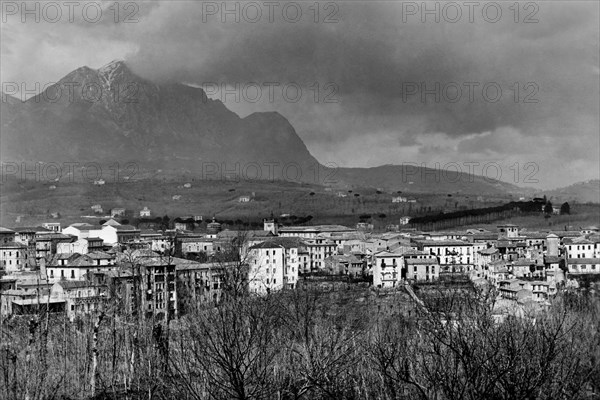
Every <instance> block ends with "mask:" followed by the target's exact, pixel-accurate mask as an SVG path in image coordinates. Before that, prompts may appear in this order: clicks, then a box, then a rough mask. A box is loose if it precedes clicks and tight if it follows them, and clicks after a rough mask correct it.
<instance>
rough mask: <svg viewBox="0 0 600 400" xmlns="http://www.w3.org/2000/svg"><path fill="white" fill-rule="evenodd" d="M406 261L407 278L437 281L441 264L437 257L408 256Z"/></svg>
mask: <svg viewBox="0 0 600 400" xmlns="http://www.w3.org/2000/svg"><path fill="white" fill-rule="evenodd" d="M404 261H405V263H406V279H408V280H413V281H425V282H431V281H436V280H438V279H439V277H440V264H439V263H438V260H437V258H436V257H433V256H427V257H424V258H416V257H408V258H405V259H404Z"/></svg>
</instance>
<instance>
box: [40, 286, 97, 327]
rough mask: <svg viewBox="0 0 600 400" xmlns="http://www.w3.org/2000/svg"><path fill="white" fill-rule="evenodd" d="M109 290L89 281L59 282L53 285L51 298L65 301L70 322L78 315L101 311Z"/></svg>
mask: <svg viewBox="0 0 600 400" xmlns="http://www.w3.org/2000/svg"><path fill="white" fill-rule="evenodd" d="M107 295H108V293H107V288H106V287H105V286H99V285H96V284H94V283H92V282H91V281H89V280H82V281H59V282H56V283H55V284H54V285H52V289H51V291H50V298H51V299H52V300H59V301H64V303H65V311H66V313H67V316H68V317H69V319H70V320H73V319H74V318H75V317H76V316H78V315H84V314H89V313H92V312H94V311H97V310H101V309H102V308H103V306H104V304H105V303H106V302H107V300H108V297H107Z"/></svg>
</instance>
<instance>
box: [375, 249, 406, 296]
mask: <svg viewBox="0 0 600 400" xmlns="http://www.w3.org/2000/svg"><path fill="white" fill-rule="evenodd" d="M403 269H404V257H403V255H402V253H392V252H389V251H380V252H378V253H375V254H374V260H373V286H375V287H377V288H382V289H385V288H393V287H396V286H398V285H399V284H400V282H401V281H402V270H403Z"/></svg>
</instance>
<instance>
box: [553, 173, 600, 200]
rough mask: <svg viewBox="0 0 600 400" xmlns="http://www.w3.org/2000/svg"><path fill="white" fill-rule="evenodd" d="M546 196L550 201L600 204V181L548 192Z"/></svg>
mask: <svg viewBox="0 0 600 400" xmlns="http://www.w3.org/2000/svg"><path fill="white" fill-rule="evenodd" d="M545 193H546V196H547V197H548V198H549V199H550V201H552V202H555V203H558V202H561V203H562V202H565V201H567V202H574V201H575V202H579V203H596V204H598V203H600V180H598V179H592V180H589V181H586V182H577V183H574V184H573V185H570V186H566V187H563V188H558V189H553V190H548V191H547V192H545Z"/></svg>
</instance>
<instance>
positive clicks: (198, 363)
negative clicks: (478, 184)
mask: <svg viewBox="0 0 600 400" xmlns="http://www.w3.org/2000/svg"><path fill="white" fill-rule="evenodd" d="M231 277H232V278H231V279H238V277H237V276H235V275H231ZM226 287H231V285H229V286H226ZM411 292H412V291H411ZM407 298H408V299H410V298H409V297H408V296H406V294H405V293H404V294H403V292H397V293H387V296H385V297H380V296H379V295H377V293H375V292H372V291H368V290H365V289H358V288H355V289H346V290H343V291H334V292H324V291H319V290H313V289H308V288H305V289H302V288H301V289H297V290H293V291H284V292H280V293H273V294H269V295H267V296H264V297H254V296H250V295H248V294H246V293H244V292H243V291H239V290H237V289H236V290H226V291H225V293H224V295H223V297H222V299H221V303H220V304H219V305H218V306H217V307H215V306H214V305H197V306H195V307H192V308H190V309H189V310H188V311H189V312H188V313H187V314H186V315H185V316H182V317H181V318H179V319H177V320H173V321H171V324H170V325H169V326H168V327H167V326H165V325H163V321H162V320H151V319H145V318H142V317H140V316H131V315H128V314H125V313H123V312H122V311H121V310H123V309H125V307H124V305H123V304H122V300H118V301H115V302H114V303H111V304H107V307H106V309H105V310H103V311H102V312H101V313H99V314H98V315H96V316H93V317H89V318H83V319H78V320H76V321H75V322H73V323H71V322H69V321H68V320H67V319H66V318H64V317H62V316H48V315H42V314H40V315H35V316H32V317H31V318H30V319H22V318H13V319H11V320H8V321H4V322H3V324H2V331H1V334H2V336H1V342H2V349H0V350H1V351H0V360H1V362H0V391H1V393H0V397H1V398H6V399H21V398H29V399H91V398H96V399H115V398H116V399H125V398H127V399H273V398H279V399H436V400H438V399H439V400H441V399H474V400H475V399H591V398H597V396H598V393H600V369H599V365H598V360H599V359H600V346H599V344H600V302H599V301H598V299H597V298H594V297H590V296H589V295H586V294H582V293H568V292H567V293H564V294H563V295H561V297H559V298H556V299H555V300H554V301H553V303H552V306H550V307H549V309H547V310H546V311H541V312H536V313H532V314H522V315H520V316H519V317H516V316H507V317H505V318H504V319H498V318H497V317H498V316H497V315H495V314H494V299H495V293H494V292H493V291H489V292H486V291H476V290H473V289H465V288H462V287H461V288H457V289H447V288H446V289H443V290H440V289H439V288H437V289H436V288H434V287H423V288H420V289H419V297H418V298H417V297H414V300H413V301H406V299H407Z"/></svg>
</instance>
